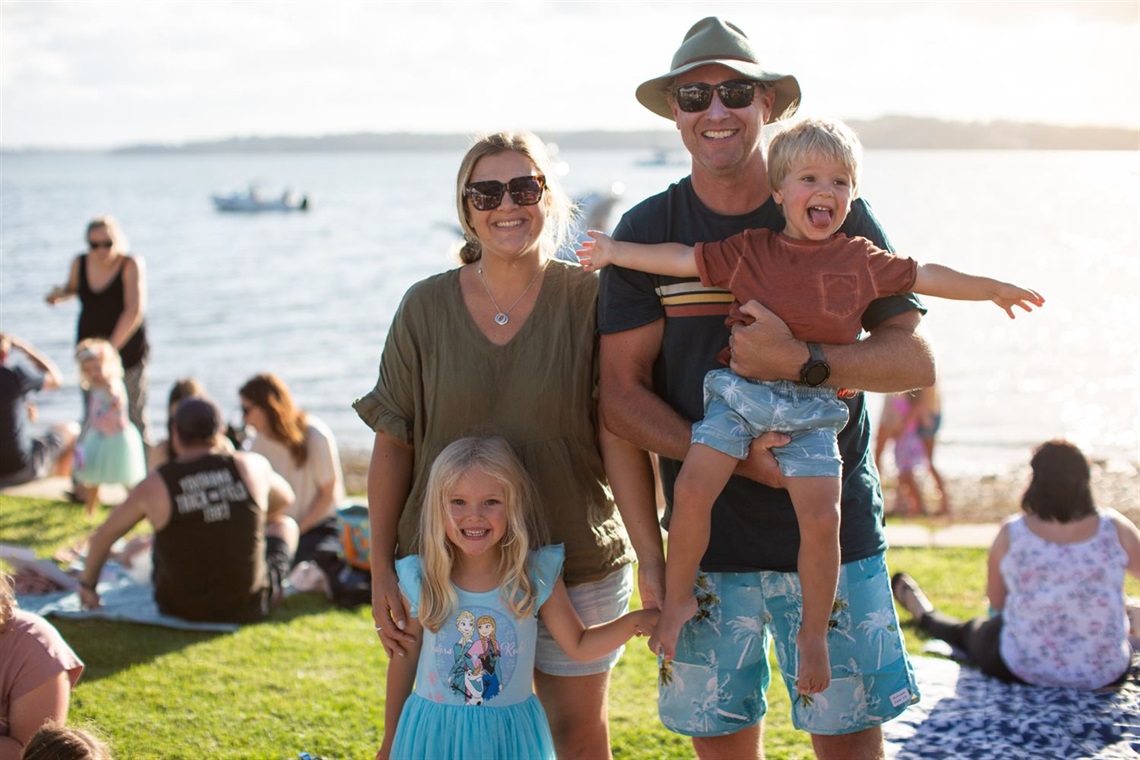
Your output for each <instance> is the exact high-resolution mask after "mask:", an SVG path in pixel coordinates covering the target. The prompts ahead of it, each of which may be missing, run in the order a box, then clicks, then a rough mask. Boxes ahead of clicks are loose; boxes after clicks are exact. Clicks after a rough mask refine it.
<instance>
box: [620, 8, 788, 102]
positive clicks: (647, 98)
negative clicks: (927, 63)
mask: <svg viewBox="0 0 1140 760" xmlns="http://www.w3.org/2000/svg"><path fill="white" fill-rule="evenodd" d="M711 64H720V65H721V66H726V67H728V68H730V69H732V70H733V71H735V72H736V73H738V74H740V75H741V76H742V77H744V78H745V79H753V80H757V81H760V82H771V83H772V84H773V86H774V87H775V89H776V100H775V102H774V103H773V104H772V118H771V119H769V121H770V122H772V121H779V120H780V119H786V118H788V117H789V116H791V115H792V114H794V113H795V112H796V108H797V107H798V106H799V104H800V83H799V82H797V81H796V78H795V77H793V76H790V75H787V74H777V73H776V72H774V71H767V70H765V69H764V67H763V66H761V65H760V60H759V58H758V57H757V55H756V52H755V51H754V50H753V49H752V43H751V42H749V41H748V37H747V36H745V34H744V32H742V31H741V30H740V28H739V27H737V26H735V25H734V24H731V23H729V22H727V21H725V20H724V19H721V18H717V17H715V16H710V17H709V18H705V19H701V20H700V21H698V22H697V23H695V24H693V28H692V29H690V30H689V32H688V34H686V35H685V40H684V42H682V43H681V47H679V48H677V53H676V54H675V55H674V56H673V67H672V69H671V70H670V71H669V73H668V74H663V75H661V76H659V77H656V78H654V79H650V80H649V81H648V82H643V83H642V84H641V85H640V86H639V87H638V88H637V100H638V102H639V103H641V105H643V106H645V107H646V108H648V109H649V110H650V111H652V112H653V113H655V114H657V115H658V116H664V117H665V118H666V119H669V120H670V121H672V120H673V111H672V109H671V108H670V107H669V98H668V87H669V86H670V85H671V84H672V83H673V79H674V78H676V77H678V76H680V75H681V74H684V73H685V72H686V71H691V70H693V69H695V68H697V67H698V66H708V65H711Z"/></svg>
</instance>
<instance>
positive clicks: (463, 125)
mask: <svg viewBox="0 0 1140 760" xmlns="http://www.w3.org/2000/svg"><path fill="white" fill-rule="evenodd" d="M0 14H2V15H0V30H2V40H0V42H2V65H0V82H2V89H0V145H3V146H4V147H9V148H11V147H22V146H74V147H106V146H116V145H123V144H130V143H136V142H175V143H178V142H185V141H188V140H201V139H215V138H222V137H230V136H249V135H319V134H330V133H346V132H389V131H423V132H476V131H484V130H492V129H501V128H506V127H528V128H531V129H534V130H536V131H539V132H542V131H543V130H547V131H549V130H553V129H561V130H574V129H586V128H599V129H644V128H668V125H667V123H666V122H665V121H664V120H663V119H661V118H660V117H657V116H654V115H653V114H651V113H649V112H648V111H646V110H645V109H643V108H641V106H639V105H638V104H637V102H636V101H635V100H634V97H633V91H634V89H635V88H636V86H637V85H638V84H639V83H641V82H642V81H644V80H646V79H649V78H651V77H654V76H657V75H659V74H663V73H665V71H667V70H668V68H669V61H670V59H671V58H672V55H673V53H674V51H675V50H676V48H677V46H678V45H679V44H680V42H681V39H682V37H683V36H684V33H685V31H686V30H687V29H688V27H689V26H690V25H691V24H692V23H693V22H695V21H697V20H698V19H700V18H702V17H704V16H709V15H720V16H723V17H725V18H727V19H729V20H731V21H733V22H734V23H736V24H737V25H739V26H741V27H742V28H743V29H744V30H745V32H747V33H748V35H749V37H750V38H751V39H752V40H753V42H754V43H755V44H756V45H757V47H758V49H759V50H760V53H761V61H762V62H763V63H764V64H765V65H766V66H767V67H769V68H771V69H774V70H776V71H780V72H782V73H791V74H795V75H796V76H797V78H798V79H799V81H800V84H801V86H802V88H803V91H804V99H803V105H802V107H801V109H800V110H801V112H802V113H805V114H811V115H828V116H835V117H840V118H871V117H875V116H881V115H884V114H910V115H916V116H934V117H939V118H945V119H955V120H967V121H988V120H995V119H1011V120H1019V121H1037V122H1048V123H1057V124H1092V125H1109V126H1126V127H1132V128H1140V0H1125V1H1124V2H1094V1H1086V2H1056V3H1046V2H1017V3H1013V2H1004V3H1003V2H984V3H983V2H921V3H919V2H913V3H911V2H893V3H890V2H878V3H871V2H806V1H803V0H801V1H799V2H786V3H785V2H776V3H764V2H755V1H753V2H745V3H732V2H704V3H700V2H673V3H669V2H638V3H635V2H613V1H611V2H604V3H593V2H573V3H572V2H454V3H451V2H426V1H424V0H417V2H411V3H403V2H393V3H382V2H346V1H344V0H323V1H322V2H289V1H286V0H276V1H273V2H212V1H210V0H195V1H193V2H182V1H181V0H146V1H145V2H133V1H127V0H120V1H118V2H115V1H111V0H82V1H53V0H35V1H34V2H27V1H24V0H19V1H17V0H3V2H0Z"/></svg>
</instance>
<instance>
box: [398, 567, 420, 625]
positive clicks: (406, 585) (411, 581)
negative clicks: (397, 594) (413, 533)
mask: <svg viewBox="0 0 1140 760" xmlns="http://www.w3.org/2000/svg"><path fill="white" fill-rule="evenodd" d="M396 577H397V578H399V579H400V591H401V592H403V594H404V597H405V598H406V599H407V600H408V613H409V614H410V615H411V616H412V617H419V616H420V586H421V585H422V582H423V568H422V567H421V566H420V557H419V555H418V554H411V555H408V556H407V557H404V558H403V559H398V560H396Z"/></svg>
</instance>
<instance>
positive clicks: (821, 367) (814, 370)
mask: <svg viewBox="0 0 1140 760" xmlns="http://www.w3.org/2000/svg"><path fill="white" fill-rule="evenodd" d="M830 376H831V368H830V367H828V366H827V363H826V362H814V363H812V364H809V365H808V366H807V367H804V370H803V381H804V382H805V383H807V384H808V385H812V386H815V385H822V384H823V382H824V381H826V380H827V378H829V377H830Z"/></svg>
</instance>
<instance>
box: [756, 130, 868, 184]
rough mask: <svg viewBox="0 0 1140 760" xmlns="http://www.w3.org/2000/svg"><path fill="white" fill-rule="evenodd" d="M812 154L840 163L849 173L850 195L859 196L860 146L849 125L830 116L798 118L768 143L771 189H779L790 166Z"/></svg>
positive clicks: (861, 157)
mask: <svg viewBox="0 0 1140 760" xmlns="http://www.w3.org/2000/svg"><path fill="white" fill-rule="evenodd" d="M813 156H822V157H824V158H827V159H830V160H832V161H836V162H838V163H840V164H842V165H843V166H844V167H845V168H846V169H847V171H848V172H850V173H851V197H852V198H856V197H858V195H859V167H860V166H861V165H862V163H863V145H862V143H860V142H859V137H858V136H857V135H856V134H855V133H854V132H853V131H852V130H851V128H850V127H848V126H847V125H846V124H844V123H843V122H841V121H836V120H833V119H804V120H803V121H798V122H796V123H795V124H793V125H792V126H790V127H788V128H787V129H785V130H783V131H782V132H780V133H779V134H777V135H775V136H774V137H773V138H772V139H771V140H770V141H769V142H768V184H769V185H771V188H772V190H779V189H780V186H781V185H782V184H783V183H784V180H785V179H787V177H788V175H789V174H791V172H792V168H793V167H794V166H796V165H798V164H802V163H804V162H805V161H807V160H808V159H809V158H810V157H813Z"/></svg>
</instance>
